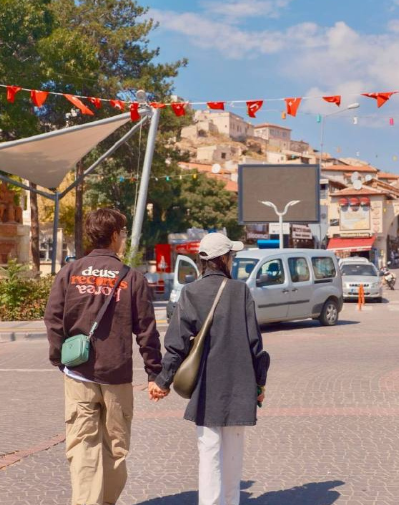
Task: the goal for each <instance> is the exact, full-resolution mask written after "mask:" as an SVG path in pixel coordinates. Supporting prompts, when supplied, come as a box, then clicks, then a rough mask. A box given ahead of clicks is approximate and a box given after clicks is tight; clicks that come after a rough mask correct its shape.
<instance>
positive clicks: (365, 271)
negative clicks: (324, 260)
mask: <svg viewBox="0 0 399 505" xmlns="http://www.w3.org/2000/svg"><path fill="white" fill-rule="evenodd" d="M341 272H342V275H365V276H367V277H375V276H378V272H377V269H376V268H375V266H374V265H365V264H364V263H363V264H362V263H360V264H358V265H348V264H347V265H342V268H341Z"/></svg>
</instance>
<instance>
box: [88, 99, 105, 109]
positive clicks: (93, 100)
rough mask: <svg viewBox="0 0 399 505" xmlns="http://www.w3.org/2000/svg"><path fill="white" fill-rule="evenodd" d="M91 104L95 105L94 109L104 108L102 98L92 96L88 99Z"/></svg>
mask: <svg viewBox="0 0 399 505" xmlns="http://www.w3.org/2000/svg"><path fill="white" fill-rule="evenodd" d="M88 100H89V102H90V103H92V104H93V105H94V107H95V108H96V109H101V106H102V102H101V99H100V98H96V97H94V96H91V97H89V98H88Z"/></svg>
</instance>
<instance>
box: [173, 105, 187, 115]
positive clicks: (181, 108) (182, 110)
mask: <svg viewBox="0 0 399 505" xmlns="http://www.w3.org/2000/svg"><path fill="white" fill-rule="evenodd" d="M170 105H171V107H172V109H173V112H174V113H175V114H176V116H185V115H186V105H187V104H186V103H176V102H173V103H171V104H170Z"/></svg>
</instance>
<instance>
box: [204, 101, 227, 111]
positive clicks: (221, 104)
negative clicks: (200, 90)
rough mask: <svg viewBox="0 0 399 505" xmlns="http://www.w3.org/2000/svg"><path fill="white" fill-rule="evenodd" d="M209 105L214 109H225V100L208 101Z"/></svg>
mask: <svg viewBox="0 0 399 505" xmlns="http://www.w3.org/2000/svg"><path fill="white" fill-rule="evenodd" d="M207 106H208V107H209V108H210V109H212V110H224V102H207Z"/></svg>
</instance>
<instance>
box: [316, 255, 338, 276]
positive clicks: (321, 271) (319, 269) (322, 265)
mask: <svg viewBox="0 0 399 505" xmlns="http://www.w3.org/2000/svg"><path fill="white" fill-rule="evenodd" d="M312 266H313V272H314V276H315V279H316V280H317V279H331V278H332V277H335V276H336V271H335V266H334V261H333V260H332V258H312Z"/></svg>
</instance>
